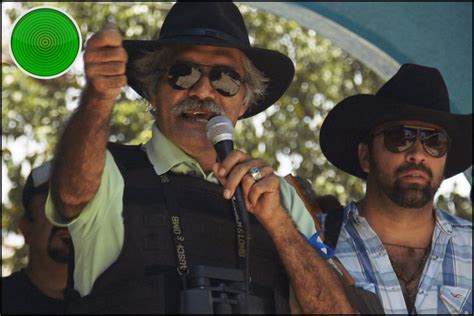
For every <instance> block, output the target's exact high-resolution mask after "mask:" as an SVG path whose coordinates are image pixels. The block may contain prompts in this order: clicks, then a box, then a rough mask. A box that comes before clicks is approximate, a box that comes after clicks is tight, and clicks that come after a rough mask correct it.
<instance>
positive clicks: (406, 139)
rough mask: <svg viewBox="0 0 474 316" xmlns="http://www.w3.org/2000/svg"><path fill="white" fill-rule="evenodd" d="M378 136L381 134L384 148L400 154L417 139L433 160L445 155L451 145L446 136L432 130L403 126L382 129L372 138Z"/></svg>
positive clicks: (443, 133) (441, 132)
mask: <svg viewBox="0 0 474 316" xmlns="http://www.w3.org/2000/svg"><path fill="white" fill-rule="evenodd" d="M379 134H383V143H384V146H385V148H386V149H387V150H388V151H390V152H392V153H401V152H404V151H406V150H408V149H410V148H411V147H412V146H413V145H414V144H415V143H416V140H417V138H419V139H420V141H421V143H422V145H423V149H424V150H425V151H426V152H427V153H428V154H429V155H430V156H432V157H435V158H440V157H443V156H444V155H446V153H447V152H448V150H449V147H450V145H451V140H450V138H449V136H448V134H446V133H445V132H443V131H440V130H436V129H434V128H426V127H424V128H420V127H417V126H408V125H403V126H395V127H390V128H386V129H383V130H381V131H380V132H377V133H375V134H374V136H376V135H379Z"/></svg>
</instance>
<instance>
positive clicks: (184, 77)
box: [168, 63, 202, 90]
mask: <svg viewBox="0 0 474 316" xmlns="http://www.w3.org/2000/svg"><path fill="white" fill-rule="evenodd" d="M201 75H202V74H201V71H200V70H199V68H198V67H196V66H194V65H191V64H185V63H179V64H175V65H173V66H172V67H171V68H170V70H169V71H168V83H169V84H170V86H171V87H173V88H174V89H177V90H185V89H189V88H191V87H192V86H193V85H194V84H195V83H196V82H198V81H199V79H200V78H201Z"/></svg>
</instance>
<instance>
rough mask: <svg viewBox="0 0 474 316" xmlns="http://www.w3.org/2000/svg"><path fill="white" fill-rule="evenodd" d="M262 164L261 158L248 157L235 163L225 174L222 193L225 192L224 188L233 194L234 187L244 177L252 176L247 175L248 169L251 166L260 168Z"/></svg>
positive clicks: (263, 163)
mask: <svg viewBox="0 0 474 316" xmlns="http://www.w3.org/2000/svg"><path fill="white" fill-rule="evenodd" d="M264 165H265V162H264V161H263V160H261V159H250V160H247V161H244V162H241V163H239V164H237V165H235V166H234V167H233V168H232V170H231V171H230V173H229V175H228V176H227V180H226V183H225V185H224V193H226V192H225V190H228V191H229V193H228V194H230V196H233V195H234V193H235V190H236V188H237V187H238V186H239V184H240V183H241V182H242V180H243V178H244V177H246V176H248V177H250V178H252V177H251V176H250V175H248V171H249V169H250V168H252V167H258V168H261V167H263V166H264ZM252 179H253V178H252Z"/></svg>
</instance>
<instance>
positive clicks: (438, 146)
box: [420, 130, 450, 157]
mask: <svg viewBox="0 0 474 316" xmlns="http://www.w3.org/2000/svg"><path fill="white" fill-rule="evenodd" d="M420 134H421V135H420V138H421V141H422V143H423V147H424V148H425V150H426V152H428V153H429V154H430V155H431V156H433V157H442V156H444V155H445V154H446V153H447V152H448V149H449V145H450V140H449V137H448V135H447V134H446V133H443V132H438V131H426V130H425V131H421V133H420Z"/></svg>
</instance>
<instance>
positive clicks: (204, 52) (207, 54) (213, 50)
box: [175, 45, 243, 67]
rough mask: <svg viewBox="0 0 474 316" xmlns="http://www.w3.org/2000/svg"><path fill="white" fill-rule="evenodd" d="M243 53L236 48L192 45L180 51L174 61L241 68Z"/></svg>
mask: <svg viewBox="0 0 474 316" xmlns="http://www.w3.org/2000/svg"><path fill="white" fill-rule="evenodd" d="M242 56H243V52H242V51H241V50H240V49H237V48H228V47H217V46H204V45H194V46H189V47H186V48H184V49H182V50H180V51H179V52H178V53H177V55H176V57H175V59H176V60H184V61H192V62H196V63H199V64H204V65H217V64H223V65H232V66H234V67H242Z"/></svg>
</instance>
